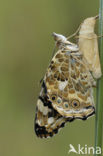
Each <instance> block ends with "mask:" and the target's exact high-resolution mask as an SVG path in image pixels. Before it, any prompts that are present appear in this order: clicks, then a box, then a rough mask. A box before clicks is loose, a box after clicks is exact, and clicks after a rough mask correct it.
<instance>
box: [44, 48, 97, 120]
mask: <svg viewBox="0 0 103 156" xmlns="http://www.w3.org/2000/svg"><path fill="white" fill-rule="evenodd" d="M44 82H45V85H46V87H47V96H48V98H49V100H50V101H51V103H52V106H53V108H54V109H55V110H56V111H57V112H58V113H60V114H61V115H62V116H63V117H65V118H72V119H75V118H80V119H86V118H88V117H89V116H91V115H92V114H94V112H95V108H94V99H93V89H92V87H93V86H94V80H93V78H92V75H91V73H90V72H89V68H88V66H87V64H86V62H85V60H84V59H83V58H82V55H81V54H80V52H79V51H78V52H74V53H73V52H70V51H65V50H59V51H58V52H57V54H56V55H55V56H54V58H53V59H52V61H51V64H50V66H49V68H48V70H47V73H46V76H45V78H44Z"/></svg>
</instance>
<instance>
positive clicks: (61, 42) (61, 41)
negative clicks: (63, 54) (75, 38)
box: [52, 32, 79, 51]
mask: <svg viewBox="0 0 103 156" xmlns="http://www.w3.org/2000/svg"><path fill="white" fill-rule="evenodd" d="M52 35H53V37H54V40H55V41H56V46H57V47H58V48H59V49H65V50H70V51H78V50H79V48H78V46H77V45H76V44H74V43H72V42H70V41H68V40H67V38H66V37H65V36H63V35H61V34H56V33H55V32H54V33H53V34H52Z"/></svg>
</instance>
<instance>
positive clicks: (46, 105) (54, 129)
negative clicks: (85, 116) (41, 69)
mask: <svg viewBox="0 0 103 156" xmlns="http://www.w3.org/2000/svg"><path fill="white" fill-rule="evenodd" d="M42 87H43V88H42V90H41V93H40V96H39V99H38V101H37V107H36V117H35V132H36V135H37V136H38V137H41V138H49V137H52V136H53V135H55V134H56V133H58V130H60V128H62V127H64V125H65V123H66V122H67V121H68V120H69V121H71V118H68V119H66V118H64V117H63V116H62V115H60V114H59V113H58V112H57V111H56V110H55V109H54V108H53V106H52V104H51V102H50V101H49V100H48V97H47V95H46V88H45V86H44V85H43V86H42Z"/></svg>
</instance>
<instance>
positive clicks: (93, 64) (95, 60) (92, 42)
mask: <svg viewBox="0 0 103 156" xmlns="http://www.w3.org/2000/svg"><path fill="white" fill-rule="evenodd" d="M97 17H98V16H95V17H90V18H87V19H85V20H84V21H83V23H82V24H81V27H80V31H79V40H78V45H79V49H80V51H81V53H82V54H83V56H84V58H85V59H86V62H87V64H88V66H89V69H90V71H91V72H92V74H93V77H94V78H96V79H98V78H100V77H101V75H102V73H101V67H100V59H99V50H98V41H97V35H96V34H95V32H94V27H95V23H96V19H97Z"/></svg>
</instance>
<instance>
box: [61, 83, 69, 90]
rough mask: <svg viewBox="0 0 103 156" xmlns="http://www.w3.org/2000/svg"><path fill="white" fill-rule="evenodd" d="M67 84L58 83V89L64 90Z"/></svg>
mask: <svg viewBox="0 0 103 156" xmlns="http://www.w3.org/2000/svg"><path fill="white" fill-rule="evenodd" d="M67 84H68V81H64V82H59V89H60V90H64V88H65V87H66V85H67Z"/></svg>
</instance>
